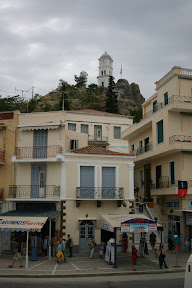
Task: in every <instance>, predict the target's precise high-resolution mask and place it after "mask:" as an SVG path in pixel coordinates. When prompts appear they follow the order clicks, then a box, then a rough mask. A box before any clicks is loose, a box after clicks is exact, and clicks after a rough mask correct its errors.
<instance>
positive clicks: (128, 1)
mask: <svg viewBox="0 0 192 288" xmlns="http://www.w3.org/2000/svg"><path fill="white" fill-rule="evenodd" d="M105 51H107V53H109V54H110V56H111V57H112V58H113V61H114V62H113V68H114V71H113V75H114V77H115V82H116V81H117V80H118V79H119V78H121V75H120V68H121V64H122V70H123V75H122V76H123V77H122V78H124V79H127V80H128V81H129V82H130V83H132V82H135V83H137V84H139V86H140V90H141V93H142V94H143V96H144V97H145V98H146V99H147V98H149V97H150V96H152V95H153V94H154V93H155V84H154V82H155V81H156V80H159V79H160V78H161V77H162V76H164V75H165V74H166V73H167V72H168V71H169V70H170V69H171V68H172V67H173V66H181V67H184V68H192V63H191V62H192V1H191V0H161V1H159V0H0V95H2V96H3V97H5V96H7V95H11V96H13V95H15V87H16V89H18V90H29V89H30V88H31V87H32V86H34V87H35V89H34V92H35V93H39V94H41V95H44V94H46V92H48V91H51V90H52V89H55V88H56V87H57V85H58V82H59V79H63V80H65V81H67V82H68V83H69V84H75V82H74V74H77V75H79V73H80V72H81V71H83V70H84V71H86V72H87V73H88V84H90V83H96V84H97V78H96V77H97V76H98V58H99V57H100V56H101V55H102V54H103V53H104V52H105ZM39 88H40V89H41V90H40V89H39ZM2 90H3V91H7V92H9V93H7V92H3V91H2ZM16 94H21V92H19V91H17V92H16ZM24 95H25V96H26V97H29V96H31V90H30V92H29V93H25V92H24Z"/></svg>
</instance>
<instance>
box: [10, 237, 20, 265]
mask: <svg viewBox="0 0 192 288" xmlns="http://www.w3.org/2000/svg"><path fill="white" fill-rule="evenodd" d="M17 259H19V261H20V266H19V267H23V263H22V260H21V243H20V242H19V239H16V249H15V255H14V258H13V262H12V264H11V265H9V268H13V265H14V263H15V260H17Z"/></svg>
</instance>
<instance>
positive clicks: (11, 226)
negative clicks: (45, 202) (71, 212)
mask: <svg viewBox="0 0 192 288" xmlns="http://www.w3.org/2000/svg"><path fill="white" fill-rule="evenodd" d="M47 218H48V217H27V216H23V217H22V216H0V230H11V231H33V232H35V231H37V232H40V231H41V229H42V228H43V226H44V224H45V222H46V221H47Z"/></svg>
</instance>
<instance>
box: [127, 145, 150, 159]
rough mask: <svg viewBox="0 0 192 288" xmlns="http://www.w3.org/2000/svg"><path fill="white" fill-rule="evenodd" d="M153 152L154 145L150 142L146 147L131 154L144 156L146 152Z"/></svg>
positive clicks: (132, 151)
mask: <svg viewBox="0 0 192 288" xmlns="http://www.w3.org/2000/svg"><path fill="white" fill-rule="evenodd" d="M149 151H153V143H152V142H149V143H147V145H146V146H145V147H139V148H138V149H137V150H131V151H130V154H136V155H137V156H139V155H142V154H144V153H146V152H149Z"/></svg>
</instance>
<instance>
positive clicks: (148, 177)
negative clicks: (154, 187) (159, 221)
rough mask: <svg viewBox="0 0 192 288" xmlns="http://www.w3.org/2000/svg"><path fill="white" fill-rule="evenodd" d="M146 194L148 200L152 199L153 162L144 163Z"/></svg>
mask: <svg viewBox="0 0 192 288" xmlns="http://www.w3.org/2000/svg"><path fill="white" fill-rule="evenodd" d="M144 195H145V198H146V201H150V200H151V164H146V165H144Z"/></svg>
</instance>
